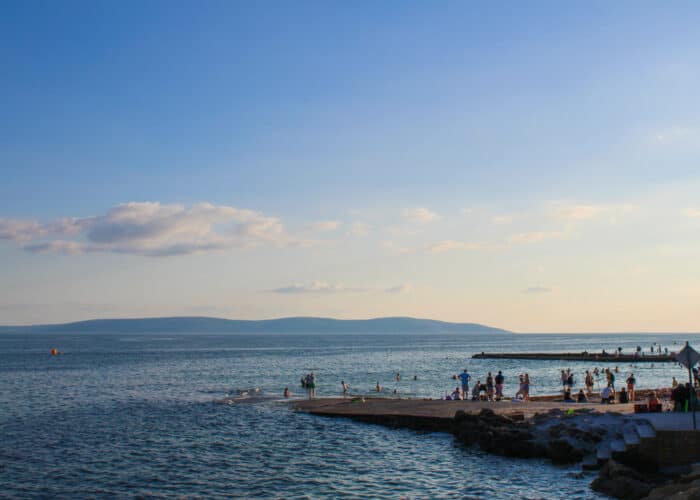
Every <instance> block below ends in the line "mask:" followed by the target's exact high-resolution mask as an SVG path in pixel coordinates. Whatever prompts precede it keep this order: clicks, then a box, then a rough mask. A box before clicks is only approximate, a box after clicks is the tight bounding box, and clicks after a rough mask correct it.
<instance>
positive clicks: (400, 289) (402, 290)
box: [384, 283, 413, 294]
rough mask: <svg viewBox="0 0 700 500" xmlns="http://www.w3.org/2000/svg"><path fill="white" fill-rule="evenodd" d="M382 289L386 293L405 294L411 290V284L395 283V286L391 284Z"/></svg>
mask: <svg viewBox="0 0 700 500" xmlns="http://www.w3.org/2000/svg"><path fill="white" fill-rule="evenodd" d="M384 291H385V292H386V293H392V294H406V293H411V292H412V291H413V286H411V285H410V284H408V283H404V284H402V285H397V286H392V287H389V288H386V289H385V290H384Z"/></svg>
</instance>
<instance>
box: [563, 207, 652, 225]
mask: <svg viewBox="0 0 700 500" xmlns="http://www.w3.org/2000/svg"><path fill="white" fill-rule="evenodd" d="M637 208H638V207H637V206H636V205H632V204H598V205H593V204H565V203H555V204H554V208H553V214H554V216H555V217H557V218H559V219H564V220H569V221H577V220H586V219H594V218H596V217H599V216H602V215H606V216H610V217H617V216H621V215H627V214H630V213H632V212H634V211H635V210H636V209H637Z"/></svg>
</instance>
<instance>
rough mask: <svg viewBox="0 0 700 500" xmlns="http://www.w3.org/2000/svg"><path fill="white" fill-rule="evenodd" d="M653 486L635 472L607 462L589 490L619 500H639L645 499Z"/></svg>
mask: <svg viewBox="0 0 700 500" xmlns="http://www.w3.org/2000/svg"><path fill="white" fill-rule="evenodd" d="M653 487H654V484H653V483H651V482H649V481H648V479H647V477H645V476H643V475H642V474H641V473H639V472H637V471H636V470H634V469H632V468H631V467H628V466H626V465H624V464H621V463H619V462H616V461H615V460H610V461H608V462H607V463H606V464H605V465H604V466H603V467H602V468H601V469H600V475H599V476H598V478H596V479H595V480H594V481H593V482H592V483H591V488H593V489H594V490H595V491H597V492H599V493H604V494H606V495H609V496H611V497H615V498H619V499H621V500H639V499H641V498H644V497H646V496H647V495H648V494H649V493H650V492H651V490H652V489H653Z"/></svg>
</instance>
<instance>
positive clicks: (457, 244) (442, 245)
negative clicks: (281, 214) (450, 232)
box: [427, 240, 486, 253]
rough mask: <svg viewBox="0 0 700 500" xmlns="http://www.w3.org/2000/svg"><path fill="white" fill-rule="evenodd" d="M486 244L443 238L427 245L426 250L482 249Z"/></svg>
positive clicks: (432, 251) (436, 251) (431, 251)
mask: <svg viewBox="0 0 700 500" xmlns="http://www.w3.org/2000/svg"><path fill="white" fill-rule="evenodd" d="M485 248H486V246H485V245H483V244H482V243H471V242H464V241H455V240H443V241H439V242H438V243H434V244H432V245H428V247H427V250H428V251H429V252H430V253H443V252H449V251H451V250H470V251H473V250H483V249H485Z"/></svg>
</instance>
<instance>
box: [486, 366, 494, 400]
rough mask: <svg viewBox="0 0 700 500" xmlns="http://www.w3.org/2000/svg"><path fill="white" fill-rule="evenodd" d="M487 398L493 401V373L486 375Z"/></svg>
mask: <svg viewBox="0 0 700 500" xmlns="http://www.w3.org/2000/svg"><path fill="white" fill-rule="evenodd" d="M486 397H487V398H488V400H489V401H493V375H491V372H489V373H488V375H486Z"/></svg>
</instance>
